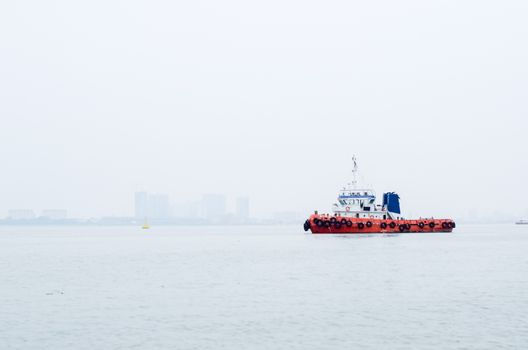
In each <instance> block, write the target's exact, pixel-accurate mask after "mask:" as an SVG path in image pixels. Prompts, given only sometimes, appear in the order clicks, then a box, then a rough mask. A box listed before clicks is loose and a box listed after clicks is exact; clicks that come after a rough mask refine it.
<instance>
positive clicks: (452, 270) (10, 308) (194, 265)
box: [0, 225, 528, 350]
mask: <svg viewBox="0 0 528 350" xmlns="http://www.w3.org/2000/svg"><path fill="white" fill-rule="evenodd" d="M300 226H301V225H299V226H296V227H153V228H152V229H150V230H141V229H139V228H136V227H110V228H94V227H44V228H43V227H40V228H31V227H30V228H28V227H0V288H1V289H0V349H39V350H40V349H90V350H93V349H528V226H515V225H490V226H462V225H461V226H460V227H458V228H457V229H456V232H454V233H452V234H445V233H443V234H442V233H438V234H402V235H378V236H347V237H343V236H312V235H307V234H304V233H303V232H302V231H301V227H300Z"/></svg>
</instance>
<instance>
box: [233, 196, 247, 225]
mask: <svg viewBox="0 0 528 350" xmlns="http://www.w3.org/2000/svg"><path fill="white" fill-rule="evenodd" d="M236 217H237V219H239V220H243V221H244V220H247V219H248V218H249V198H248V197H238V198H237V199H236Z"/></svg>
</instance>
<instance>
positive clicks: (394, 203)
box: [383, 192, 400, 214]
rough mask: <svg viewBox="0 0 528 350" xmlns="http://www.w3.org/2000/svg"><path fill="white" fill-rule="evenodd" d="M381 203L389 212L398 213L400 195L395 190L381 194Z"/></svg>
mask: <svg viewBox="0 0 528 350" xmlns="http://www.w3.org/2000/svg"><path fill="white" fill-rule="evenodd" d="M383 205H384V206H385V205H386V206H387V210H388V211H390V212H391V213H396V214H400V196H398V194H397V193H396V192H387V193H384V194H383Z"/></svg>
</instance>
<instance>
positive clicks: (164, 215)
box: [148, 194, 170, 219]
mask: <svg viewBox="0 0 528 350" xmlns="http://www.w3.org/2000/svg"><path fill="white" fill-rule="evenodd" d="M169 216H170V206H169V196H167V195H166V194H149V195H148V217H149V218H152V219H168V218H169Z"/></svg>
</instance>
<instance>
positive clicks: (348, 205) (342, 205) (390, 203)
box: [332, 156, 403, 220]
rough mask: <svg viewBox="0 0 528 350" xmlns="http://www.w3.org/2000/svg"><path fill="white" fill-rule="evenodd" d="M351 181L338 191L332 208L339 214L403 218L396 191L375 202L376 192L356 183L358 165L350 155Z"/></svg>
mask: <svg viewBox="0 0 528 350" xmlns="http://www.w3.org/2000/svg"><path fill="white" fill-rule="evenodd" d="M352 162H353V168H352V182H350V183H348V184H347V185H346V186H345V187H343V188H342V189H341V190H340V191H339V196H338V197H337V203H334V205H333V207H332V210H333V212H334V213H335V214H337V215H339V216H346V217H354V218H375V219H393V220H398V219H403V217H402V216H401V212H400V206H399V196H398V195H397V194H396V193H386V194H384V198H383V202H384V203H383V204H382V205H381V204H376V193H375V192H374V190H372V189H369V188H360V187H358V185H357V172H358V166H357V161H356V157H355V156H354V157H352Z"/></svg>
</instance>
